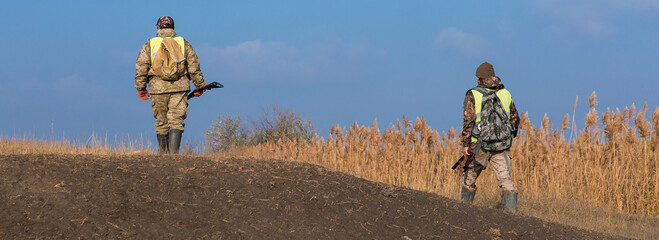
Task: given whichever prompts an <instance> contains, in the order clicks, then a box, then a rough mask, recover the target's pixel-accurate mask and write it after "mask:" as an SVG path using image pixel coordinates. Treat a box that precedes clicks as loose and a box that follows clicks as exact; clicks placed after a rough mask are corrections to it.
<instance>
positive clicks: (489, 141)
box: [471, 87, 513, 151]
mask: <svg viewBox="0 0 659 240" xmlns="http://www.w3.org/2000/svg"><path fill="white" fill-rule="evenodd" d="M474 90H476V91H478V92H480V93H482V94H483V100H482V103H481V121H480V122H477V123H476V125H475V126H474V129H473V130H472V131H471V135H472V136H474V137H475V138H477V139H478V141H479V142H480V144H481V148H482V149H484V150H487V151H503V150H507V149H509V148H510V146H511V145H512V143H513V135H512V132H513V125H512V123H511V122H510V114H509V113H507V112H506V110H505V109H504V107H503V104H502V103H501V100H500V99H499V97H497V94H496V93H497V91H496V90H491V89H485V88H481V87H475V88H474Z"/></svg>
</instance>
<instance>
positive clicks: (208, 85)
mask: <svg viewBox="0 0 659 240" xmlns="http://www.w3.org/2000/svg"><path fill="white" fill-rule="evenodd" d="M223 87H224V85H222V84H220V83H218V82H212V83H209V84H206V86H203V87H201V88H197V89H195V90H194V91H192V92H190V94H188V99H190V98H193V97H194V93H196V92H204V91H206V90H211V89H213V88H223Z"/></svg>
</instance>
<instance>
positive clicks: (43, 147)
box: [0, 134, 153, 154]
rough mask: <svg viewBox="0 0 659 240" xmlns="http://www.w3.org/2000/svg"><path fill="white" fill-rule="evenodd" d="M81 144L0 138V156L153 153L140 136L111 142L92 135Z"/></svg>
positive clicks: (23, 137) (64, 140) (34, 138)
mask: <svg viewBox="0 0 659 240" xmlns="http://www.w3.org/2000/svg"><path fill="white" fill-rule="evenodd" d="M84 139H85V140H84V141H83V142H72V141H69V140H67V139H65V138H64V139H61V140H55V139H54V138H51V139H43V138H42V139H39V138H36V137H34V136H28V135H24V136H21V137H16V136H14V137H2V136H0V154H138V153H139V154H148V153H151V152H153V151H152V149H151V147H150V145H151V144H150V143H149V142H148V140H146V139H144V138H143V137H142V136H138V137H137V138H131V137H130V136H127V137H123V138H120V137H118V136H115V137H114V139H113V140H112V141H111V140H110V138H109V137H108V136H107V135H106V136H100V135H97V134H92V135H90V136H89V137H85V138H84Z"/></svg>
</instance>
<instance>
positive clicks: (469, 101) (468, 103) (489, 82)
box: [460, 77, 519, 146]
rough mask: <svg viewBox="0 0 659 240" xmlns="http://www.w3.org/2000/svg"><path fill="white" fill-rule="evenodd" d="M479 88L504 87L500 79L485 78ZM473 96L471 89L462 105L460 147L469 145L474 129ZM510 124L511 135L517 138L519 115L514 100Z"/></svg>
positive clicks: (511, 104) (511, 106)
mask: <svg viewBox="0 0 659 240" xmlns="http://www.w3.org/2000/svg"><path fill="white" fill-rule="evenodd" d="M478 86H479V87H483V88H489V89H493V90H499V89H503V88H504V86H503V84H501V79H499V77H491V78H485V79H483V80H481V83H479V84H478ZM474 104H475V100H474V94H473V93H472V92H471V89H470V90H468V91H467V93H466V94H465V99H464V103H463V109H464V112H463V121H462V133H461V135H460V141H461V142H462V146H470V145H471V132H472V130H473V129H474V125H475V123H476V108H475V106H474ZM510 123H511V125H512V127H513V130H512V134H513V136H517V131H518V128H519V113H518V112H517V108H516V107H515V102H514V100H513V101H511V102H510Z"/></svg>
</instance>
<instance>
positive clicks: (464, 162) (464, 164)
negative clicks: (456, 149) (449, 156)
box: [451, 144, 481, 172]
mask: <svg viewBox="0 0 659 240" xmlns="http://www.w3.org/2000/svg"><path fill="white" fill-rule="evenodd" d="M480 148H481V145H480V144H478V145H476V147H474V148H469V150H468V151H467V152H469V155H467V156H465V155H462V156H461V157H460V159H458V161H457V162H455V164H453V167H451V169H456V168H457V167H458V166H460V168H462V171H463V172H464V171H467V168H469V164H470V163H471V161H473V160H474V158H476V153H478V150H480Z"/></svg>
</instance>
